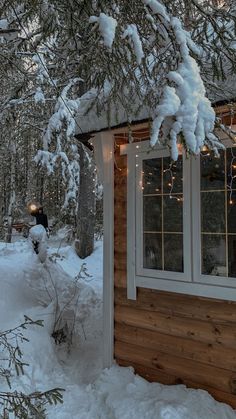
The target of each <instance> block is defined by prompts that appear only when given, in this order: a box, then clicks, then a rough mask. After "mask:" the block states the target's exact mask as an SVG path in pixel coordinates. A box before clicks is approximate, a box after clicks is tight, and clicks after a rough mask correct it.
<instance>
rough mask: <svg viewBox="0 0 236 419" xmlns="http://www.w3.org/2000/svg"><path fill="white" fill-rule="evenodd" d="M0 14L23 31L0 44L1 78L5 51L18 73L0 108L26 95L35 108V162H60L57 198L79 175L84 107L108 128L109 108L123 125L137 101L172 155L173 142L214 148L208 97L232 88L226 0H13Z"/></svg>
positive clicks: (233, 28) (233, 56)
mask: <svg viewBox="0 0 236 419" xmlns="http://www.w3.org/2000/svg"><path fill="white" fill-rule="evenodd" d="M0 16H1V19H3V21H4V22H5V23H4V27H5V26H7V27H8V26H9V25H10V26H14V27H16V28H18V29H19V30H20V31H21V33H20V36H21V38H20V39H14V40H13V41H11V42H7V41H6V40H5V39H1V41H0V42H1V43H2V44H3V46H4V48H3V59H2V70H0V71H1V72H2V73H1V74H2V78H3V80H5V77H6V75H7V74H8V73H7V69H9V66H12V57H13V56H14V57H16V58H15V59H16V61H15V62H16V67H15V73H16V75H17V77H19V79H20V80H21V83H20V89H16V90H15V93H14V92H13V96H12V94H10V93H11V92H9V95H6V93H4V95H3V96H4V100H3V101H2V103H4V112H6V110H7V109H10V108H11V109H12V107H14V108H17V109H20V110H19V112H22V111H21V109H23V107H24V106H25V107H30V106H35V105H32V104H31V105H30V101H29V97H30V98H33V99H34V101H35V102H34V103H35V104H36V105H37V107H39V108H40V112H41V115H42V118H41V119H42V121H43V123H44V129H43V130H42V132H43V150H41V151H40V152H39V153H38V155H37V158H36V159H37V162H41V163H42V164H44V165H46V166H47V168H48V169H49V171H50V172H53V169H54V167H55V166H58V165H59V164H60V165H61V167H62V171H63V175H65V178H67V179H69V180H68V181H67V182H65V183H66V184H67V189H68V196H67V198H66V199H65V205H67V203H68V202H69V200H70V199H72V200H73V199H75V196H76V193H77V190H76V184H77V183H78V177H79V160H78V153H77V148H76V145H75V143H74V139H73V136H74V134H75V132H80V122H81V121H82V120H83V117H84V114H85V111H86V112H89V110H90V109H91V107H94V108H95V109H96V112H97V113H98V114H104V117H105V118H106V119H107V124H108V126H109V124H111V123H114V122H115V121H111V120H110V118H111V117H110V115H109V110H110V109H111V108H113V109H114V108H115V109H116V108H117V110H119V109H120V108H122V109H123V110H124V111H125V113H126V115H127V121H129V122H130V121H132V120H134V119H135V118H136V116H137V114H138V113H139V112H140V109H143V108H145V109H146V114H147V115H148V116H149V117H150V118H151V119H152V120H153V128H152V137H151V144H152V145H154V144H156V143H158V142H162V143H165V144H167V145H169V146H170V148H171V153H172V158H173V159H176V158H177V153H178V149H177V143H178V142H181V143H182V144H183V146H184V147H185V148H186V149H187V150H188V152H191V153H199V151H200V149H201V148H202V146H203V144H207V146H208V147H211V148H213V149H217V148H219V147H221V144H220V143H219V141H218V139H217V138H216V136H215V135H214V132H213V130H214V123H215V114H214V111H213V109H212V107H211V103H210V100H212V99H213V100H214V99H227V98H232V97H233V96H234V94H236V92H233V91H232V90H233V89H235V87H234V86H235V84H234V85H233V86H232V85H231V86H227V83H226V85H223V88H222V82H223V81H225V80H227V78H228V76H232V75H233V76H234V75H235V71H236V69H235V68H236V67H235V62H236V43H235V33H236V5H235V2H234V1H233V0H225V1H217V0H207V1H204V2H203V1H201V0H193V1H191V2H190V1H189V0H168V1H167V0H162V1H159V0H131V1H126V0H119V1H116V0H112V1H111V0H103V1H101V0H81V1H80V2H78V1H77V0H70V2H67V1H65V0H59V1H58V0H51V1H50V2H48V1H46V0H45V1H42V2H36V3H35V2H30V1H29V0H22V1H21V4H20V6H19V2H18V1H17V0H12V1H11V2H3V5H1V6H0ZM19 63H21V65H19ZM22 74H23V75H22ZM5 84H6V85H9V83H5ZM18 85H19V83H18V84H17V86H18ZM204 86H205V87H204ZM206 92H207V93H206ZM90 93H91V94H90ZM91 98H92V99H91ZM209 99H210V100H209ZM31 103H32V102H31ZM2 111H3V109H1V110H0V112H2ZM29 114H30V112H29ZM22 120H23V118H22ZM22 123H24V120H23V122H22ZM27 123H29V121H27Z"/></svg>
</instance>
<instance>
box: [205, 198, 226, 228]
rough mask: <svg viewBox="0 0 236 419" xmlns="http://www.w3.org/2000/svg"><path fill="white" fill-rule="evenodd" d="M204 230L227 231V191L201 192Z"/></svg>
mask: <svg viewBox="0 0 236 419" xmlns="http://www.w3.org/2000/svg"><path fill="white" fill-rule="evenodd" d="M201 216H202V232H204V233H205V232H209V233H224V232H225V193H224V192H202V193H201Z"/></svg>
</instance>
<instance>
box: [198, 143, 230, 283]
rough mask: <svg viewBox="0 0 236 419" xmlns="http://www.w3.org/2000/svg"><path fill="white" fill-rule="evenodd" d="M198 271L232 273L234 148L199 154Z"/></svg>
mask: <svg viewBox="0 0 236 419" xmlns="http://www.w3.org/2000/svg"><path fill="white" fill-rule="evenodd" d="M200 197H201V244H202V246H201V260H202V268H201V271H202V274H204V275H212V276H223V277H235V276H236V275H235V274H236V150H235V149H233V148H228V149H227V150H226V151H223V150H222V151H220V156H219V157H215V156H214V154H213V152H204V153H202V155H201V192H200Z"/></svg>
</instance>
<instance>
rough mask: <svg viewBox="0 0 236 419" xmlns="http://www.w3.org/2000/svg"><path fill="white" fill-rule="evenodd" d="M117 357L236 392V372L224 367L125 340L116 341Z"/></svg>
mask: <svg viewBox="0 0 236 419" xmlns="http://www.w3.org/2000/svg"><path fill="white" fill-rule="evenodd" d="M115 357H116V358H118V359H123V360H126V361H129V362H130V363H131V364H132V363H137V364H141V365H143V366H144V367H146V368H152V369H154V370H156V371H162V372H164V373H166V374H171V375H174V376H176V377H178V378H179V379H180V380H182V381H184V380H192V379H193V377H194V381H195V382H196V384H198V385H199V386H209V387H213V388H215V389H218V390H220V391H224V392H226V393H231V394H236V385H235V380H236V374H235V373H231V372H230V371H228V370H224V369H222V368H217V367H212V366H210V365H206V364H200V363H196V362H195V361H191V360H189V359H182V358H179V357H177V356H174V355H169V354H164V353H162V352H158V351H157V350H154V349H145V350H144V348H142V347H139V346H136V345H131V344H128V343H124V342H119V341H116V342H115Z"/></svg>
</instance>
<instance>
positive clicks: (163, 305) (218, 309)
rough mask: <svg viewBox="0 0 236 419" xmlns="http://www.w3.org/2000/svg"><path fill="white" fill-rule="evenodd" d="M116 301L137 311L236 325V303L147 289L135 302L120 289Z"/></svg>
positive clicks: (140, 291)
mask: <svg viewBox="0 0 236 419" xmlns="http://www.w3.org/2000/svg"><path fill="white" fill-rule="evenodd" d="M115 301H116V304H120V305H124V306H127V307H133V308H136V309H143V310H147V311H157V312H161V313H165V314H168V315H174V316H180V317H188V318H193V319H201V320H204V321H208V322H211V321H217V322H219V323H229V322H230V323H235V325H236V303H235V302H231V301H229V302H228V301H223V300H215V299H208V298H201V297H195V296H191V295H183V294H176V293H169V292H163V291H157V290H148V289H146V288H139V289H138V294H137V300H136V301H135V302H133V301H130V300H127V297H126V291H125V290H122V289H118V290H116V292H115Z"/></svg>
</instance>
